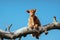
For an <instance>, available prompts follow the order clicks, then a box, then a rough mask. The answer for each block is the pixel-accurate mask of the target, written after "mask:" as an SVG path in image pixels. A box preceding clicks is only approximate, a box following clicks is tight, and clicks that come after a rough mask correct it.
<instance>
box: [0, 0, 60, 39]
mask: <svg viewBox="0 0 60 40" xmlns="http://www.w3.org/2000/svg"><path fill="white" fill-rule="evenodd" d="M29 9H37V12H36V15H37V16H38V18H39V20H40V21H41V24H42V25H46V24H48V23H52V22H53V16H56V17H57V20H58V22H60V0H0V29H3V30H5V28H6V27H7V26H8V25H10V24H13V26H12V27H11V31H15V30H17V29H19V28H23V27H25V26H27V24H28V18H29V14H28V13H27V12H26V10H29ZM39 38H40V39H39V40H60V30H53V31H49V34H48V35H45V34H44V33H43V34H42V35H41V36H40V37H39ZM25 39H26V40H36V39H35V38H33V37H32V36H31V35H27V37H25V38H24V37H22V40H25Z"/></svg>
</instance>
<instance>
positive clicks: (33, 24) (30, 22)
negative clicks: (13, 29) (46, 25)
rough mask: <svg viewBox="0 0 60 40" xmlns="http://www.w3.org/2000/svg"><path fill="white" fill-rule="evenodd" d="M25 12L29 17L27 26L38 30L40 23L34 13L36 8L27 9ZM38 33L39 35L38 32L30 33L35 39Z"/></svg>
mask: <svg viewBox="0 0 60 40" xmlns="http://www.w3.org/2000/svg"><path fill="white" fill-rule="evenodd" d="M26 12H27V13H29V14H30V18H29V20H28V27H30V28H31V29H36V30H39V27H40V26H41V24H40V21H39V19H38V18H37V16H36V15H35V12H36V9H32V10H27V11H26ZM39 35H40V34H39V33H33V34H32V36H33V37H36V38H37V39H39Z"/></svg>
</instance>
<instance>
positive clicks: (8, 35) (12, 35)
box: [0, 17, 60, 40]
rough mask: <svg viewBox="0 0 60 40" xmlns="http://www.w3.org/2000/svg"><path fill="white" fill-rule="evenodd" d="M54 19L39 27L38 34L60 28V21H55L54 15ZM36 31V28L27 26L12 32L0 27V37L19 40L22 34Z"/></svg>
mask: <svg viewBox="0 0 60 40" xmlns="http://www.w3.org/2000/svg"><path fill="white" fill-rule="evenodd" d="M54 20H55V22H53V23H50V24H47V25H43V26H41V27H39V33H40V35H41V34H42V33H45V34H46V33H48V31H49V30H53V29H60V23H59V22H57V21H56V17H54ZM37 32H38V30H36V29H33V30H32V29H31V28H29V27H23V28H20V29H18V30H16V31H14V32H7V31H4V30H1V29H0V38H6V39H16V38H20V39H19V40H21V37H22V36H24V37H26V35H28V34H32V33H37Z"/></svg>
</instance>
